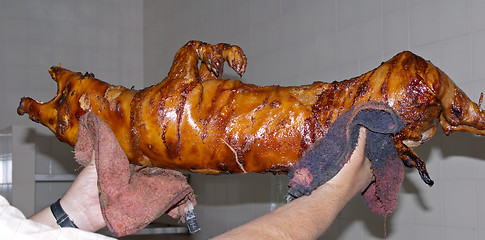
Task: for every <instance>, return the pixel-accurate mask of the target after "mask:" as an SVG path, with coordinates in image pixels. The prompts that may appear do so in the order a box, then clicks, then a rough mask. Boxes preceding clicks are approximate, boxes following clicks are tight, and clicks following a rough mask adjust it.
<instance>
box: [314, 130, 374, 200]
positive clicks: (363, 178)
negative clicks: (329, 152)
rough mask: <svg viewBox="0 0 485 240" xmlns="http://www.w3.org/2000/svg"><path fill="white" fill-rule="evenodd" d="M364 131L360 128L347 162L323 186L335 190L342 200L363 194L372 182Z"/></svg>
mask: <svg viewBox="0 0 485 240" xmlns="http://www.w3.org/2000/svg"><path fill="white" fill-rule="evenodd" d="M365 140H366V129H365V128H364V127H361V128H360V133H359V140H358V142H357V145H356V147H355V149H354V152H353V153H352V155H351V156H350V159H349V161H348V162H347V163H346V164H344V166H343V167H342V169H341V170H340V171H339V173H338V174H337V175H335V177H333V178H332V179H330V180H329V181H328V182H327V183H326V184H324V185H323V186H325V187H331V188H335V189H336V190H337V192H338V193H340V194H341V196H340V197H341V198H342V199H343V200H346V201H348V200H350V199H351V198H352V197H353V196H354V195H356V194H357V193H359V192H363V191H364V190H365V189H366V188H367V187H368V186H369V184H370V183H371V182H372V181H373V178H374V176H373V173H372V170H371V163H370V161H369V160H368V159H367V158H366V157H365V152H364V150H365V143H366V142H365Z"/></svg>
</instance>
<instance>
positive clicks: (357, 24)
mask: <svg viewBox="0 0 485 240" xmlns="http://www.w3.org/2000/svg"><path fill="white" fill-rule="evenodd" d="M484 9H485V2H483V1H480V0H464V1H453V0H426V1H417V0H338V1H337V0H331V1H318V0H301V1H284V0H283V1H279V0H254V1H237V0H228V1H224V0H209V1H156V0H145V1H144V16H143V17H144V55H143V56H144V69H145V84H146V85H151V84H155V83H157V82H159V81H160V80H161V79H162V78H163V76H166V73H167V72H168V69H169V67H170V65H171V61H172V59H173V56H174V54H175V52H176V51H177V49H178V48H179V47H181V46H182V45H183V44H185V43H186V42H187V41H188V40H191V39H197V40H203V41H207V42H210V43H218V42H228V43H231V44H237V45H239V46H241V47H242V48H243V49H244V50H245V52H246V55H247V57H248V67H247V72H246V74H245V75H244V76H243V77H242V81H244V82H246V83H254V84H258V85H269V84H279V85H300V84H308V83H311V82H313V81H314V80H324V81H333V80H342V79H347V78H351V77H354V76H358V75H360V74H362V73H364V72H366V71H368V70H371V69H373V68H375V67H377V66H378V65H379V64H380V63H381V62H382V61H385V60H387V59H389V58H390V57H392V56H393V55H395V54H396V53H398V52H401V51H403V50H412V51H413V52H415V53H416V54H418V55H420V56H422V57H424V58H426V59H429V60H431V61H432V62H433V63H434V64H436V65H437V66H439V67H440V68H441V69H443V70H444V71H445V72H446V73H447V74H448V75H449V76H450V77H451V78H453V79H454V81H455V82H456V83H457V84H458V85H459V86H460V87H461V88H462V89H463V90H464V91H465V92H466V93H467V94H468V96H469V97H470V98H471V99H473V100H475V101H478V98H479V95H480V92H481V91H483V90H485V68H484V67H483V66H485V58H484V57H483V56H485V44H484V42H485V31H484V30H485V15H483V10H484ZM226 72H227V73H230V72H231V70H227V71H226ZM227 77H231V78H232V77H234V78H238V77H237V76H235V75H234V74H232V75H228V76H227ZM484 143H485V140H484V139H483V138H478V137H473V136H471V135H469V134H459V133H458V134H457V133H455V134H452V135H451V136H449V137H446V136H444V134H442V133H441V132H439V133H437V134H436V135H435V137H434V138H432V140H430V141H429V142H428V143H426V144H425V145H424V146H421V147H419V148H418V153H419V155H420V156H421V157H422V158H423V159H424V160H425V161H426V163H427V164H428V169H429V172H430V174H431V176H432V178H433V179H434V180H435V186H433V187H432V188H429V187H427V186H426V185H425V184H424V183H423V182H421V180H420V178H419V176H418V173H417V172H416V171H415V170H408V171H407V172H406V180H405V182H404V184H403V186H402V188H401V193H400V206H399V209H398V210H397V211H396V212H395V214H393V215H392V216H391V217H389V218H388V219H387V238H388V239H459V238H461V239H484V238H485V232H484V231H485V218H484V216H485V205H483V202H484V200H485V155H484V154H483V152H482V150H481V149H482V148H483V146H484ZM193 179H196V180H197V181H196V186H195V190H196V193H197V194H198V199H199V205H198V207H197V210H198V211H199V212H200V213H202V214H199V218H200V219H199V220H200V222H201V224H202V229H203V231H201V232H200V233H197V234H196V236H195V238H196V239H205V238H207V237H209V236H213V235H215V234H217V233H220V232H223V231H225V230H226V229H228V228H230V227H232V226H235V225H239V224H240V223H242V222H244V221H247V220H249V219H252V218H253V217H255V216H257V215H260V214H263V213H264V212H266V211H268V210H269V208H270V202H271V201H273V200H274V198H273V197H268V194H269V195H271V193H270V192H271V190H270V189H268V187H267V186H268V185H271V184H272V183H273V182H274V181H273V180H272V176H259V175H256V176H253V175H250V176H249V177H248V176H230V177H228V176H220V177H213V176H212V177H211V176H201V175H195V176H194V178H193ZM276 182H278V181H276ZM251 209H255V210H251ZM384 232H385V230H384V220H383V219H382V218H380V217H377V216H375V215H373V214H372V213H370V212H369V211H368V210H367V208H366V207H365V206H364V204H363V203H362V200H361V199H360V197H357V198H356V199H354V201H352V202H351V204H349V205H348V207H347V208H346V209H345V210H344V211H343V212H342V213H341V214H340V216H339V219H338V220H337V221H336V222H335V223H334V225H333V226H332V228H331V229H330V230H329V231H328V232H327V233H326V235H325V236H324V237H323V238H324V239H382V238H384V237H383V235H384Z"/></svg>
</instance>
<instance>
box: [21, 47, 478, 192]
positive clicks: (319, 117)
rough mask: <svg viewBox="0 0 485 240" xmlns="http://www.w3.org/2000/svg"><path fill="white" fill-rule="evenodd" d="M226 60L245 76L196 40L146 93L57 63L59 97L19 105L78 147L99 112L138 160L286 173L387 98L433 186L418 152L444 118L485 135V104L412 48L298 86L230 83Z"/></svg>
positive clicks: (237, 59) (228, 56)
mask: <svg viewBox="0 0 485 240" xmlns="http://www.w3.org/2000/svg"><path fill="white" fill-rule="evenodd" d="M199 62H202V63H201V64H200V65H199ZM224 62H227V63H228V65H229V66H230V67H232V68H233V69H234V70H235V71H236V72H237V73H238V74H240V75H242V74H243V73H244V72H245V67H246V57H245V55H244V53H243V51H242V50H241V49H240V48H239V47H237V46H231V45H228V44H217V45H210V44H206V43H203V42H199V41H190V42H188V43H187V44H186V45H184V46H183V47H182V48H181V49H179V50H178V52H177V53H176V55H175V58H174V61H173V65H172V67H171V69H170V71H169V73H168V76H167V77H166V78H165V79H164V80H163V81H162V82H160V83H158V84H156V85H153V86H151V87H147V88H145V89H142V90H139V91H136V90H133V89H128V88H125V87H123V86H112V85H110V84H108V83H105V82H103V81H100V80H98V79H96V78H95V77H94V75H93V74H89V73H86V74H81V73H76V72H71V71H69V70H67V69H64V68H62V67H60V66H55V67H52V68H51V69H49V73H50V74H51V76H52V79H53V80H54V81H56V82H57V87H58V89H57V95H56V96H55V97H54V99H52V100H51V101H49V102H46V103H41V102H38V101H35V100H33V99H31V98H25V97H24V98H22V99H21V102H20V106H19V107H18V110H17V111H18V114H20V115H22V114H25V113H27V114H28V115H29V117H30V119H32V120H33V121H35V122H39V123H41V124H43V125H45V126H46V127H48V128H49V129H50V130H52V132H54V134H55V135H56V136H57V137H58V138H59V140H61V141H63V142H66V143H68V144H70V145H71V146H73V145H75V144H76V140H77V133H78V129H79V123H78V121H79V118H80V117H81V116H82V115H83V114H85V113H86V112H88V111H89V112H93V113H95V114H96V115H98V116H99V117H100V118H102V119H103V120H104V121H105V122H106V123H107V124H108V125H109V126H110V127H111V129H112V130H113V132H114V133H115V135H116V137H117V139H118V141H119V143H120V145H121V147H122V148H123V150H124V151H125V153H126V155H127V156H128V159H129V160H130V161H131V163H134V164H140V165H145V166H158V167H163V168H171V169H181V170H182V169H184V170H190V171H194V172H200V173H206V174H218V173H245V172H260V173H261V172H273V173H286V172H288V170H289V169H291V168H292V167H293V166H294V164H295V163H296V162H297V161H298V160H299V159H300V156H301V155H302V153H303V152H304V151H305V149H307V148H308V147H309V146H310V145H311V144H312V143H313V142H315V141H316V140H317V139H319V138H321V137H322V136H324V135H325V134H326V132H327V129H328V128H329V126H330V125H331V124H332V123H333V122H334V121H335V119H336V118H337V117H338V116H339V115H340V114H342V113H343V112H345V111H346V110H348V109H349V108H351V107H352V106H353V105H356V104H358V103H362V102H366V101H377V102H382V103H385V104H387V105H389V106H391V107H392V108H393V109H394V110H395V111H396V112H397V113H398V115H399V116H400V117H401V118H402V120H403V121H404V124H405V127H404V129H403V130H402V131H401V132H400V133H399V134H396V135H395V136H394V142H395V144H396V149H397V151H398V153H399V156H400V157H401V159H402V160H403V162H404V164H405V165H406V166H408V167H416V168H417V169H418V170H419V172H420V174H421V177H422V178H423V180H424V181H425V182H426V183H427V184H430V185H431V184H432V183H433V182H432V180H431V179H430V178H429V176H428V174H427V172H426V167H425V164H424V163H423V161H421V160H420V159H419V157H418V156H417V155H416V154H415V153H414V152H413V150H412V149H413V148H414V147H416V146H418V145H419V144H421V143H423V142H424V141H426V140H428V139H429V138H431V137H432V136H433V134H434V133H435V130H436V128H437V126H438V123H439V124H441V126H442V128H443V130H444V132H445V133H446V134H450V133H451V132H453V131H465V132H470V133H473V134H479V135H485V113H484V112H483V111H482V110H481V109H480V106H479V105H477V104H475V103H474V102H472V101H471V100H470V99H469V98H468V97H467V96H466V95H465V94H464V93H463V92H462V91H461V90H460V89H459V88H458V87H457V86H456V85H455V84H454V83H453V82H452V81H451V80H450V79H449V77H448V76H447V75H446V74H445V73H444V72H442V71H441V70H440V69H438V68H437V67H435V66H434V65H433V64H431V63H430V62H428V61H425V60H423V59H422V58H421V57H419V56H416V55H414V54H413V53H411V52H402V53H399V54H398V55H396V56H395V57H393V58H392V59H390V60H389V61H387V62H385V63H382V64H381V65H380V66H379V67H378V68H376V69H374V70H372V71H370V72H367V73H365V74H363V75H361V76H359V77H355V78H352V79H349V80H345V81H341V82H332V83H324V82H315V83H313V84H311V85H305V86H295V87H280V86H264V87H261V86H256V85H252V84H246V83H243V82H241V81H238V80H222V79H221V76H222V70H223V65H224ZM480 102H481V100H480Z"/></svg>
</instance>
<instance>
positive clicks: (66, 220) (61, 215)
mask: <svg viewBox="0 0 485 240" xmlns="http://www.w3.org/2000/svg"><path fill="white" fill-rule="evenodd" d="M51 212H52V214H53V215H54V217H55V218H56V222H57V225H59V226H61V227H71V228H78V227H77V226H76V224H74V222H73V221H72V219H71V218H70V217H69V215H67V213H66V212H65V211H64V209H63V208H62V207H61V199H60V198H59V199H58V200H57V201H56V202H55V203H53V204H52V205H51Z"/></svg>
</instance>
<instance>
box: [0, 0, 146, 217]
mask: <svg viewBox="0 0 485 240" xmlns="http://www.w3.org/2000/svg"><path fill="white" fill-rule="evenodd" d="M142 25H143V1H142V0H136V1H132V0H124V1H75V0H62V1H57V0H19V1H17V0H0V79H1V80H0V82H1V87H0V112H1V113H2V114H1V117H0V129H3V128H5V127H8V126H10V125H13V124H18V125H26V126H30V127H32V128H33V129H34V130H35V131H36V132H37V134H36V135H33V136H36V137H35V140H34V141H35V142H36V146H37V147H36V148H37V151H36V173H37V174H66V173H73V172H76V171H75V169H78V168H79V167H78V166H79V165H77V164H76V163H75V162H74V160H73V154H72V152H71V151H72V148H71V147H69V146H67V145H66V144H64V143H61V142H59V141H58V140H57V138H56V137H54V135H53V134H52V133H51V132H50V131H49V130H47V128H45V127H43V126H41V125H40V124H35V123H33V122H32V121H31V120H29V119H28V117H27V116H18V115H17V113H16V109H17V106H18V104H19V102H20V98H21V97H23V96H29V97H32V98H34V99H36V100H40V101H44V102H47V101H48V100H50V99H52V98H53V97H54V95H55V93H56V89H57V85H56V83H55V82H54V81H52V79H51V77H50V75H49V73H48V72H47V70H48V69H49V68H50V67H51V66H53V65H58V64H59V63H61V64H62V66H63V67H66V68H68V69H71V70H73V71H79V72H87V71H88V72H92V73H95V75H96V77H97V78H99V79H102V80H104V81H106V82H109V83H112V84H121V85H125V86H128V87H130V86H132V85H134V86H135V87H136V88H141V87H143V27H142ZM29 141H30V140H29ZM69 186H70V183H69V182H65V183H37V186H36V200H37V201H36V209H37V210H39V209H41V208H44V207H45V206H48V204H50V203H52V201H53V200H56V199H57V198H58V197H60V196H62V194H64V192H65V191H66V189H67V188H68V187H69ZM14 204H15V203H14ZM26 214H29V213H26Z"/></svg>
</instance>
